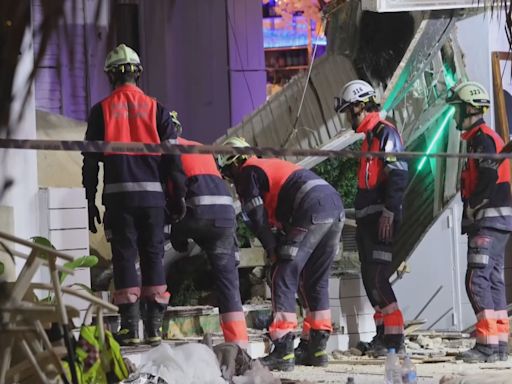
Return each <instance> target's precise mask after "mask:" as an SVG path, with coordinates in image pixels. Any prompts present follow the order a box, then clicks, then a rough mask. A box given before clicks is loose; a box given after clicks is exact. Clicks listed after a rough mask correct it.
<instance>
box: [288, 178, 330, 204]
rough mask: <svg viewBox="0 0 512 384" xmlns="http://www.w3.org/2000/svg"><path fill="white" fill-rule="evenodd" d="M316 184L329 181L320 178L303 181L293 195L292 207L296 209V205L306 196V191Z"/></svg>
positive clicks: (324, 183) (326, 183)
mask: <svg viewBox="0 0 512 384" xmlns="http://www.w3.org/2000/svg"><path fill="white" fill-rule="evenodd" d="M318 185H329V183H328V182H327V181H325V180H322V179H317V180H309V181H307V182H305V183H304V185H303V186H302V187H300V189H299V191H298V192H297V194H296V195H295V201H294V202H293V209H297V207H298V206H299V204H300V202H301V200H302V199H303V197H304V196H306V193H308V192H309V190H311V189H312V188H313V187H316V186H318Z"/></svg>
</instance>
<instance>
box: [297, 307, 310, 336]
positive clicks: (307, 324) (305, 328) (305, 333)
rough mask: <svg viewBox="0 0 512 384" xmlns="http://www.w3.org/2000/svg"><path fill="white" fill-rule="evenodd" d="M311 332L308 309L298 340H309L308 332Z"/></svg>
mask: <svg viewBox="0 0 512 384" xmlns="http://www.w3.org/2000/svg"><path fill="white" fill-rule="evenodd" d="M310 330H311V324H310V322H309V309H306V316H305V317H304V321H303V322H302V333H301V335H300V338H301V339H303V340H309V331H310Z"/></svg>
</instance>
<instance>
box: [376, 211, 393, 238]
mask: <svg viewBox="0 0 512 384" xmlns="http://www.w3.org/2000/svg"><path fill="white" fill-rule="evenodd" d="M393 217H394V213H393V212H391V211H388V210H387V209H386V208H384V209H383V210H382V214H381V215H380V218H379V234H378V235H379V241H382V242H384V243H390V242H391V240H393Z"/></svg>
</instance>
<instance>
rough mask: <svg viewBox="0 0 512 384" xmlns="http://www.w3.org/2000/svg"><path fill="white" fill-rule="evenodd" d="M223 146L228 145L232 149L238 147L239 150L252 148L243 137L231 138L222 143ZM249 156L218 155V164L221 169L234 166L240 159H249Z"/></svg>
mask: <svg viewBox="0 0 512 384" xmlns="http://www.w3.org/2000/svg"><path fill="white" fill-rule="evenodd" d="M222 145H228V146H230V147H238V148H244V147H250V146H251V145H250V144H249V143H248V142H247V141H245V139H244V138H243V137H237V136H234V137H230V138H229V139H227V140H226V141H224V142H223V143H222ZM248 157H249V156H248V155H237V154H227V155H218V156H217V164H219V167H221V168H223V167H225V166H226V165H230V164H233V163H234V162H235V161H236V160H238V159H247V158H248Z"/></svg>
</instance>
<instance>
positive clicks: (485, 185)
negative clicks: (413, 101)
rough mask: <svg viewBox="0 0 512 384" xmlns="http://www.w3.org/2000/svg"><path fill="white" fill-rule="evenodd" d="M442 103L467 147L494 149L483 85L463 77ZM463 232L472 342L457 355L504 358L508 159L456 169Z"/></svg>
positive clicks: (497, 140)
mask: <svg viewBox="0 0 512 384" xmlns="http://www.w3.org/2000/svg"><path fill="white" fill-rule="evenodd" d="M446 101H447V103H448V104H451V105H453V106H454V107H455V108H456V110H455V114H454V119H455V121H456V123H457V129H458V130H460V131H462V135H461V138H462V140H464V141H466V143H467V152H468V153H489V154H495V153H499V152H500V151H501V149H502V148H503V140H502V139H501V137H500V136H499V135H498V134H497V133H496V132H495V131H493V130H492V129H491V128H489V127H488V126H487V124H486V123H485V121H484V119H483V115H484V113H485V111H486V110H487V109H488V108H489V106H490V99H489V95H488V94H487V91H486V90H485V89H484V87H483V86H482V85H480V84H478V83H475V82H465V83H462V84H460V85H458V86H456V87H455V88H453V89H452V90H451V93H450V95H449V96H448V98H447V100H446ZM461 194H462V201H463V203H464V211H463V216H462V232H463V233H467V235H468V266H467V270H466V292H467V294H468V297H469V300H470V302H471V306H472V307H473V311H474V312H475V315H476V318H477V323H476V345H475V347H474V348H473V349H470V350H469V351H466V352H464V353H462V354H461V355H459V356H458V358H459V359H462V360H464V361H465V362H468V363H476V362H478V363H484V362H488V363H490V362H494V361H496V360H497V359H500V360H503V361H506V360H507V359H508V337H509V333H510V327H509V320H508V313H507V310H506V307H507V301H506V296H505V282H504V272H503V271H504V260H505V247H506V244H507V241H508V238H509V236H510V231H511V230H512V208H511V205H512V204H511V196H510V165H509V160H505V161H499V160H493V159H483V158H482V159H470V158H468V159H467V160H466V164H465V166H464V169H463V171H462V174H461Z"/></svg>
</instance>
